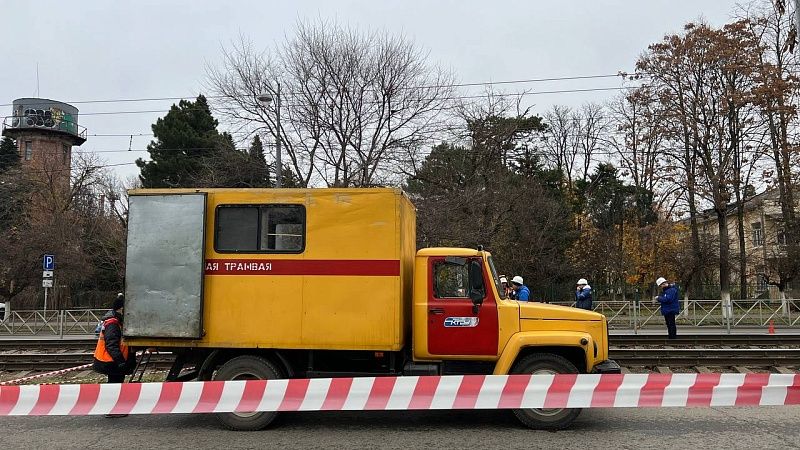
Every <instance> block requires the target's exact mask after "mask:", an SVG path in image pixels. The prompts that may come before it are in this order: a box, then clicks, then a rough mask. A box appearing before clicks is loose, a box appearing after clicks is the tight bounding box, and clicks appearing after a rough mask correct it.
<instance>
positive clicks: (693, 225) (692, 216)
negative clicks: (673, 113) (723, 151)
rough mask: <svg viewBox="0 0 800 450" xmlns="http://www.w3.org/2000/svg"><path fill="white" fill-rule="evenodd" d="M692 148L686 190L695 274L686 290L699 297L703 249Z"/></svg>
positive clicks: (687, 153)
mask: <svg viewBox="0 0 800 450" xmlns="http://www.w3.org/2000/svg"><path fill="white" fill-rule="evenodd" d="M691 152H692V150H690V149H688V148H687V151H686V159H687V160H686V164H687V168H688V169H687V171H686V190H687V192H688V195H689V228H690V230H691V234H692V238H691V239H692V249H693V250H694V264H693V265H694V267H693V272H694V276H693V277H692V283H691V284H692V285H691V286H687V287H686V290H687V291H689V290H692V293H693V294H694V296H695V297H699V296H700V295H699V293H700V292H701V290H702V287H701V286H700V282H701V280H702V277H700V276H698V272H699V271H700V270H701V269H702V267H701V265H702V264H701V260H702V255H701V250H700V232H699V231H698V228H697V203H696V201H695V195H696V192H695V191H696V187H695V179H694V162H693V158H692V156H691Z"/></svg>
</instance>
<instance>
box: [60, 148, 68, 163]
mask: <svg viewBox="0 0 800 450" xmlns="http://www.w3.org/2000/svg"><path fill="white" fill-rule="evenodd" d="M69 150H70V149H69V145H67V144H61V163H62V164H66V163H68V162H69V160H70V157H69Z"/></svg>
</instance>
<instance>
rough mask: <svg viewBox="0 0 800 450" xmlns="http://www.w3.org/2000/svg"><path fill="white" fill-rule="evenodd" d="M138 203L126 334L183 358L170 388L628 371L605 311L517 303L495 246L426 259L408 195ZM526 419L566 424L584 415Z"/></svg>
mask: <svg viewBox="0 0 800 450" xmlns="http://www.w3.org/2000/svg"><path fill="white" fill-rule="evenodd" d="M129 194H130V196H129V199H130V203H129V217H128V240H127V247H128V248H127V266H126V280H125V283H126V305H125V339H126V341H127V342H128V344H130V345H132V346H135V347H155V348H158V349H160V350H161V349H163V350H165V351H169V352H172V353H173V354H174V355H176V357H175V361H174V364H173V366H172V369H171V370H170V372H169V374H168V375H167V380H168V381H174V380H180V381H188V380H233V379H278V378H311V377H357V376H382V375H387V376H403V375H447V374H498V375H499V374H531V373H543V374H553V373H592V372H594V373H618V372H619V366H618V365H617V364H616V363H615V362H614V361H611V360H609V359H608V326H607V322H606V319H605V317H604V316H603V315H601V314H597V313H594V312H589V311H584V310H580V309H575V308H567V307H559V306H551V305H546V304H542V303H535V302H530V303H527V302H517V301H513V300H509V299H507V298H505V295H504V293H503V289H501V285H500V280H499V278H498V273H497V270H496V269H495V264H494V261H493V260H492V256H491V254H489V252H487V251H484V250H483V249H482V248H478V249H469V248H425V249H421V250H419V251H417V250H416V231H415V230H416V210H415V208H414V206H413V205H412V203H411V201H410V200H409V198H408V197H407V196H406V195H405V194H404V193H403V192H402V191H401V190H398V189H161V190H157V189H140V190H132V191H130V193H129ZM440 213H441V214H447V211H441V212H440ZM514 413H515V414H516V416H517V417H518V418H519V419H520V420H521V421H522V422H523V423H524V424H525V425H527V426H530V427H532V428H538V429H559V428H563V427H566V426H567V425H569V424H570V423H571V422H572V421H573V420H574V419H575V418H576V417H577V415H578V414H579V413H580V410H578V409H550V410H538V409H521V410H515V411H514ZM275 416H276V413H274V412H255V413H226V414H219V415H218V417H219V419H220V421H221V422H222V423H223V424H224V425H225V426H227V427H229V428H232V429H239V430H255V429H261V428H264V427H266V426H267V425H268V424H269V423H270V422H271V421H272V420H273V419H274V418H275Z"/></svg>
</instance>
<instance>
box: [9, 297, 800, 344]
mask: <svg viewBox="0 0 800 450" xmlns="http://www.w3.org/2000/svg"><path fill="white" fill-rule="evenodd" d="M550 304H555V305H562V306H575V302H550ZM726 306H727V307H726ZM592 309H593V310H594V311H596V312H599V313H601V314H603V315H605V316H606V318H607V319H608V326H609V328H614V329H629V330H640V329H643V328H661V327H663V326H664V321H663V319H661V307H660V306H659V305H658V303H657V302H653V301H651V300H644V301H639V300H601V301H595V302H593V303H592ZM107 311H108V310H107V309H63V310H48V311H42V310H12V311H7V312H6V315H5V318H4V319H3V320H0V335H18V336H42V335H44V336H65V335H75V334H94V330H95V327H96V326H97V324H98V323H99V322H100V320H101V318H102V317H103V315H104V314H105V313H106V312H107ZM676 322H677V323H678V324H679V325H684V326H693V327H704V328H709V329H713V328H719V329H720V330H727V331H730V330H731V329H735V328H761V327H767V326H769V325H770V323H773V324H774V325H776V326H780V327H783V328H786V327H797V328H798V329H800V299H787V300H783V301H781V300H770V299H752V300H732V301H731V302H730V304H729V305H723V303H722V301H721V300H681V312H680V313H679V314H678V315H677V316H676Z"/></svg>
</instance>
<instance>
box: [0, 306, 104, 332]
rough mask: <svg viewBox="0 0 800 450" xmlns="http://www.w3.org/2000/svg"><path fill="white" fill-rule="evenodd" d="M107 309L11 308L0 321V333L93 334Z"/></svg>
mask: <svg viewBox="0 0 800 450" xmlns="http://www.w3.org/2000/svg"><path fill="white" fill-rule="evenodd" d="M107 311H108V310H107V309H61V310H47V311H43V310H11V311H6V314H5V317H4V318H3V320H2V321H0V335H15V336H65V335H70V334H73V335H74V334H94V329H95V327H97V324H98V323H99V322H100V320H101V318H102V317H103V315H104V314H105V313H106V312H107Z"/></svg>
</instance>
